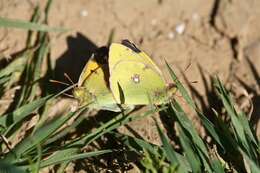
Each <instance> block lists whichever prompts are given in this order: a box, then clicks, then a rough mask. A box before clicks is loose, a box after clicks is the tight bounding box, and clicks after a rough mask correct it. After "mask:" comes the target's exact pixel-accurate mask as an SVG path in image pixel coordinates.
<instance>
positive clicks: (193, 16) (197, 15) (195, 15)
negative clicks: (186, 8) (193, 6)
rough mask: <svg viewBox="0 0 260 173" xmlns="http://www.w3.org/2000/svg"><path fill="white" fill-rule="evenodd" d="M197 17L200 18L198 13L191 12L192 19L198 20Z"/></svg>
mask: <svg viewBox="0 0 260 173" xmlns="http://www.w3.org/2000/svg"><path fill="white" fill-rule="evenodd" d="M199 19H200V16H199V14H198V13H193V14H192V20H194V21H197V20H199Z"/></svg>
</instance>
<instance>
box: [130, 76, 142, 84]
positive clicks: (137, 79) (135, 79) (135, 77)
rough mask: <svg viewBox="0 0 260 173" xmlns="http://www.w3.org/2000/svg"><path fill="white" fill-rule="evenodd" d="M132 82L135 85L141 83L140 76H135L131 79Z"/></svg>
mask: <svg viewBox="0 0 260 173" xmlns="http://www.w3.org/2000/svg"><path fill="white" fill-rule="evenodd" d="M131 79H132V81H134V83H140V75H139V74H134V75H133V76H132V77H131Z"/></svg>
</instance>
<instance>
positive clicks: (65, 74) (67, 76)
mask: <svg viewBox="0 0 260 173" xmlns="http://www.w3.org/2000/svg"><path fill="white" fill-rule="evenodd" d="M64 76H65V77H66V78H67V79H68V80H69V81H70V83H71V84H72V85H74V84H75V83H74V82H73V81H72V80H71V78H70V77H69V75H68V74H67V73H64Z"/></svg>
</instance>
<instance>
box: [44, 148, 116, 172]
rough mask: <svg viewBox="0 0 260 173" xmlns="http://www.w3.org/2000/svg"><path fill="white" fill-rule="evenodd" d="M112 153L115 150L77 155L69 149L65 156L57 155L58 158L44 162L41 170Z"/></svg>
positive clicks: (64, 153)
mask: <svg viewBox="0 0 260 173" xmlns="http://www.w3.org/2000/svg"><path fill="white" fill-rule="evenodd" d="M112 152H113V150H100V151H93V152H88V153H81V154H75V151H74V150H71V149H68V150H67V152H63V155H55V156H56V157H51V158H50V159H47V160H44V161H42V163H41V168H43V167H46V166H51V165H56V164H60V163H63V162H65V161H74V160H78V159H85V158H89V157H96V156H99V155H103V154H107V153H112ZM57 156H58V157H57Z"/></svg>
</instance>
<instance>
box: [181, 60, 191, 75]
mask: <svg viewBox="0 0 260 173" xmlns="http://www.w3.org/2000/svg"><path fill="white" fill-rule="evenodd" d="M190 66H191V59H190V60H189V64H188V65H187V66H186V67H185V69H184V71H183V72H184V73H185V72H186V71H187V70H188V69H189V68H190Z"/></svg>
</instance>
